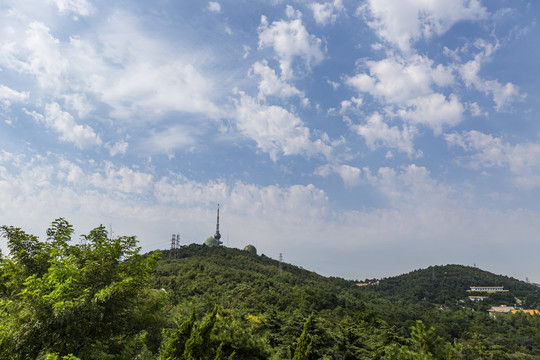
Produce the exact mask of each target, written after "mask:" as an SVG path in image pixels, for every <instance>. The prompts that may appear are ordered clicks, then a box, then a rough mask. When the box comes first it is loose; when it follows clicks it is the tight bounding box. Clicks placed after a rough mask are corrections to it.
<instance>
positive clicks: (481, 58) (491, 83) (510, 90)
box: [458, 40, 525, 111]
mask: <svg viewBox="0 0 540 360" xmlns="http://www.w3.org/2000/svg"><path fill="white" fill-rule="evenodd" d="M474 46H475V47H476V48H478V49H480V50H481V51H480V52H479V53H478V54H476V55H475V56H474V59H473V60H470V61H468V62H466V63H464V64H462V65H460V66H459V67H458V70H459V74H460V76H461V78H462V79H463V81H464V82H465V84H466V85H467V86H473V87H474V88H475V89H477V90H478V91H482V92H483V93H485V94H486V95H490V94H491V96H492V97H493V102H494V103H495V110H497V111H504V110H505V109H507V108H508V107H509V105H510V104H511V103H512V102H515V101H520V100H523V99H524V98H525V94H522V93H521V92H520V91H519V88H518V87H517V86H516V85H514V84H512V83H510V82H507V83H506V84H504V85H503V84H501V83H500V82H499V81H498V80H485V79H483V78H482V77H480V76H479V72H480V70H481V67H482V65H483V64H484V63H486V62H489V61H491V59H492V57H493V54H494V53H495V52H496V51H497V50H498V48H499V44H498V43H497V44H491V43H489V42H487V41H484V40H476V41H475V42H474Z"/></svg>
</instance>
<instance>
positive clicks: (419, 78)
mask: <svg viewBox="0 0 540 360" xmlns="http://www.w3.org/2000/svg"><path fill="white" fill-rule="evenodd" d="M366 66H367V68H368V69H369V74H366V73H359V74H357V75H355V76H353V77H349V78H347V79H346V83H347V84H348V85H350V86H352V87H354V88H356V89H357V90H358V91H360V92H365V93H368V94H371V95H372V96H373V97H375V98H376V99H377V100H378V101H380V102H381V103H383V104H384V105H387V104H389V105H395V106H396V107H397V109H398V110H397V114H398V115H399V116H400V117H402V118H403V119H405V120H407V121H409V122H411V123H413V124H423V125H426V126H428V127H430V128H431V129H433V131H434V132H435V134H437V135H439V134H440V133H441V132H442V130H443V127H446V126H455V125H457V124H459V123H460V122H461V121H462V119H463V116H462V115H463V112H464V107H463V105H462V104H461V102H460V101H459V99H458V97H457V96H456V95H454V94H451V95H450V98H449V99H447V98H446V96H445V95H443V94H441V93H437V92H435V91H434V90H433V88H434V87H447V86H450V85H452V84H453V83H454V76H453V74H452V69H451V68H450V67H445V66H442V65H440V64H439V65H437V66H435V65H434V63H433V61H432V60H430V59H429V58H427V57H425V56H419V55H414V56H410V57H409V58H407V59H406V60H405V59H402V58H400V57H398V56H394V57H390V58H387V59H383V60H380V61H367V62H366Z"/></svg>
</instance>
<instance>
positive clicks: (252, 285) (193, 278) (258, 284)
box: [151, 244, 362, 313]
mask: <svg viewBox="0 0 540 360" xmlns="http://www.w3.org/2000/svg"><path fill="white" fill-rule="evenodd" d="M154 274H155V276H154V279H153V280H152V282H151V285H152V286H153V287H155V288H164V289H172V290H173V291H172V294H171V295H170V296H171V298H172V300H173V301H174V302H175V303H177V302H180V301H186V300H196V302H197V304H198V307H201V311H203V310H204V311H209V310H211V309H212V307H213V306H214V304H216V303H218V304H222V305H224V306H234V307H242V308H245V309H250V310H252V311H255V312H262V311H268V310H269V309H275V310H277V311H283V310H286V309H288V308H290V307H294V308H295V309H296V308H299V309H302V311H304V312H306V313H309V312H310V311H317V310H322V309H333V308H335V307H336V306H338V305H339V304H344V303H345V302H346V301H345V300H344V299H343V298H347V297H353V298H354V297H359V296H362V291H361V289H358V287H357V286H356V285H355V282H353V281H346V280H343V279H339V278H327V277H323V276H321V275H318V274H316V273H314V272H311V271H307V270H304V269H302V268H300V267H297V266H294V265H291V264H286V263H281V264H280V263H279V261H277V260H274V259H271V258H269V257H267V256H265V255H256V254H252V253H249V252H247V251H244V250H239V249H233V248H227V247H221V246H216V247H209V246H205V245H196V244H191V245H189V246H184V247H182V248H180V249H176V250H174V253H171V252H170V251H169V250H164V251H163V255H162V260H161V261H159V263H158V266H157V268H156V270H155V273H154Z"/></svg>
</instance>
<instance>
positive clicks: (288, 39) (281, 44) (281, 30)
mask: <svg viewBox="0 0 540 360" xmlns="http://www.w3.org/2000/svg"><path fill="white" fill-rule="evenodd" d="M258 31H259V49H263V48H265V47H272V48H273V49H274V51H275V52H276V54H277V56H278V58H279V63H280V69H281V78H282V79H290V78H293V77H294V75H298V74H304V73H307V72H310V71H311V67H312V66H314V65H317V64H319V63H320V62H321V61H322V60H323V59H324V52H323V50H322V41H321V39H319V38H317V37H315V36H314V35H310V34H309V33H308V32H307V30H306V28H305V27H304V25H303V24H302V20H301V19H293V20H291V21H284V20H281V21H274V22H273V23H272V24H271V25H269V24H268V20H267V18H266V17H265V16H262V17H261V25H260V26H259V29H258ZM299 60H301V62H299Z"/></svg>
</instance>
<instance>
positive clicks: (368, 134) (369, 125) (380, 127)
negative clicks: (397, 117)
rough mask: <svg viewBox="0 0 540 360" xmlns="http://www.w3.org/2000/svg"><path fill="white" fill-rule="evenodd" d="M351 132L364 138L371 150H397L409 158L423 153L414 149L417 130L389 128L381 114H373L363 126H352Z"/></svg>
mask: <svg viewBox="0 0 540 360" xmlns="http://www.w3.org/2000/svg"><path fill="white" fill-rule="evenodd" d="M349 126H350V128H351V130H352V131H354V132H355V133H357V134H358V135H360V136H362V137H363V138H364V140H365V141H366V144H367V146H368V147H369V148H370V149H371V150H375V149H376V148H378V147H381V146H383V147H386V148H391V149H396V150H399V151H401V152H404V153H406V154H407V155H409V157H415V156H420V155H421V152H418V151H416V150H415V149H414V144H413V139H414V136H415V135H416V132H417V131H416V129H415V128H414V127H412V126H407V125H404V126H403V128H402V129H399V128H398V127H397V126H392V127H390V126H388V124H386V123H385V122H384V120H383V117H382V115H380V114H379V113H374V114H372V115H371V116H370V117H369V118H368V119H367V121H366V123H363V124H350V125H349Z"/></svg>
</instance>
